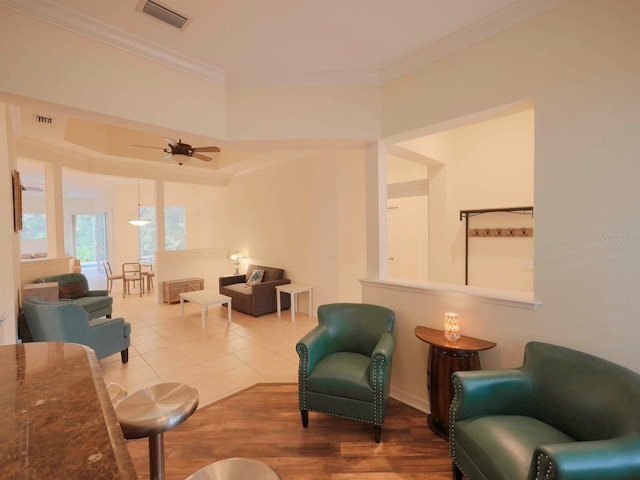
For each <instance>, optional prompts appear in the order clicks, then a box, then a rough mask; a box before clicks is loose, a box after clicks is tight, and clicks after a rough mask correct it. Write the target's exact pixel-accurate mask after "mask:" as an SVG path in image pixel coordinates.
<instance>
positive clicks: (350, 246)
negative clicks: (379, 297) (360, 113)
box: [229, 150, 366, 311]
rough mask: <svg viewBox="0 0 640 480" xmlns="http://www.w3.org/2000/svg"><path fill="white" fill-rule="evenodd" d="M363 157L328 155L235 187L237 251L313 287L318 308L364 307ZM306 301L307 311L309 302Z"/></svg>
mask: <svg viewBox="0 0 640 480" xmlns="http://www.w3.org/2000/svg"><path fill="white" fill-rule="evenodd" d="M363 174H364V153H363V151H361V150H345V151H327V152H321V153H318V154H313V155H309V156H306V157H304V158H301V159H300V160H298V161H291V162H283V163H280V164H277V165H276V166H273V167H270V168H267V169H263V170H258V171H256V172H254V173H251V174H248V175H242V176H239V177H237V178H235V179H234V180H233V181H232V182H231V184H230V185H229V196H230V206H231V209H230V212H231V213H230V216H229V218H230V221H229V230H230V234H229V238H230V240H229V242H230V247H231V248H230V249H231V251H235V250H236V249H237V250H239V251H240V252H241V253H243V254H244V255H246V256H247V257H248V258H247V259H245V260H244V261H243V269H242V270H241V271H244V269H246V265H247V264H248V263H258V264H262V265H267V266H274V267H280V268H284V269H285V270H286V273H287V277H288V278H290V279H291V281H292V282H295V283H301V284H306V285H310V286H312V287H314V310H315V308H316V307H317V306H318V305H321V304H323V303H330V302H339V301H356V302H357V301H360V286H359V284H358V278H361V277H363V276H364V275H365V273H366V270H365V252H364V249H363V248H362V245H363V242H364V241H365V231H364V221H365V218H364V215H363V210H364V201H365V198H364V177H363ZM302 297H305V296H301V299H300V309H301V310H302V311H305V309H306V308H307V304H306V302H307V299H306V297H305V298H302Z"/></svg>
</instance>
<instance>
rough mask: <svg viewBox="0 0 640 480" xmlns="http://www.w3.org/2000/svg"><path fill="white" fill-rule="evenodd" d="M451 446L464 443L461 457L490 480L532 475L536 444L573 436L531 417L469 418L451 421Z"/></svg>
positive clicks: (563, 439)
mask: <svg viewBox="0 0 640 480" xmlns="http://www.w3.org/2000/svg"><path fill="white" fill-rule="evenodd" d="M454 441H455V444H456V447H455V448H459V445H458V442H459V443H460V444H461V445H464V453H465V455H464V456H465V457H470V458H473V462H474V464H475V466H476V467H477V469H478V470H480V471H481V472H482V473H483V474H484V476H485V477H487V478H490V479H492V480H513V479H515V478H532V477H530V476H529V475H530V469H531V468H533V469H534V470H535V465H532V464H531V459H532V454H533V451H534V450H535V448H536V447H538V446H540V445H548V444H555V443H568V442H573V441H574V439H573V438H571V437H569V436H568V435H566V434H565V433H563V432H561V431H560V430H557V429H555V428H553V427H552V426H550V425H547V424H546V423H543V422H541V421H539V420H536V419H535V418H531V417H522V416H517V415H500V416H484V417H473V418H470V419H467V420H460V421H458V422H456V424H455V439H454Z"/></svg>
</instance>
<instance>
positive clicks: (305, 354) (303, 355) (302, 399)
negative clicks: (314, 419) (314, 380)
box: [296, 343, 309, 410]
mask: <svg viewBox="0 0 640 480" xmlns="http://www.w3.org/2000/svg"><path fill="white" fill-rule="evenodd" d="M296 351H297V352H298V355H299V356H300V363H299V364H298V384H299V385H302V388H298V408H300V409H301V410H308V408H307V395H306V393H307V375H306V372H307V366H308V365H309V350H308V349H307V346H306V345H305V344H303V343H299V344H297V345H296Z"/></svg>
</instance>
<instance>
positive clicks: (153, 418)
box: [115, 383, 198, 480]
mask: <svg viewBox="0 0 640 480" xmlns="http://www.w3.org/2000/svg"><path fill="white" fill-rule="evenodd" d="M196 408H198V392H197V391H196V389H195V388H193V387H191V386H189V385H185V384H183V383H160V384H158V385H154V386H152V387H149V388H144V389H142V390H138V391H137V392H135V393H132V394H131V395H129V396H128V397H126V398H125V399H124V400H121V401H120V402H119V403H118V404H117V405H116V406H115V410H116V415H117V417H118V421H119V422H120V427H121V428H122V433H123V434H124V438H126V439H128V440H131V439H134V438H144V437H149V477H150V479H151V480H163V479H164V436H163V433H164V432H166V431H167V430H171V429H172V428H174V427H177V426H178V425H180V424H181V423H182V422H184V421H185V420H186V419H187V418H189V417H190V416H191V414H193V412H195V411H196Z"/></svg>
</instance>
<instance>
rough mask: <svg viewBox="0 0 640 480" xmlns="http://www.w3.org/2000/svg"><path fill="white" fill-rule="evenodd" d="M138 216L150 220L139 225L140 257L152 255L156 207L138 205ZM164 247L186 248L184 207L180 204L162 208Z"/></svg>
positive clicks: (154, 245)
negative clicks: (145, 223)
mask: <svg viewBox="0 0 640 480" xmlns="http://www.w3.org/2000/svg"><path fill="white" fill-rule="evenodd" d="M140 217H141V218H147V219H149V220H151V221H150V222H149V223H148V224H147V225H143V226H142V227H140V257H152V256H153V255H154V253H155V251H156V221H155V218H156V207H154V206H150V207H140ZM164 224H165V225H164V229H165V232H164V233H165V237H164V248H165V250H184V249H185V248H186V231H185V208H184V206H181V205H176V206H169V207H165V209H164Z"/></svg>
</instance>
